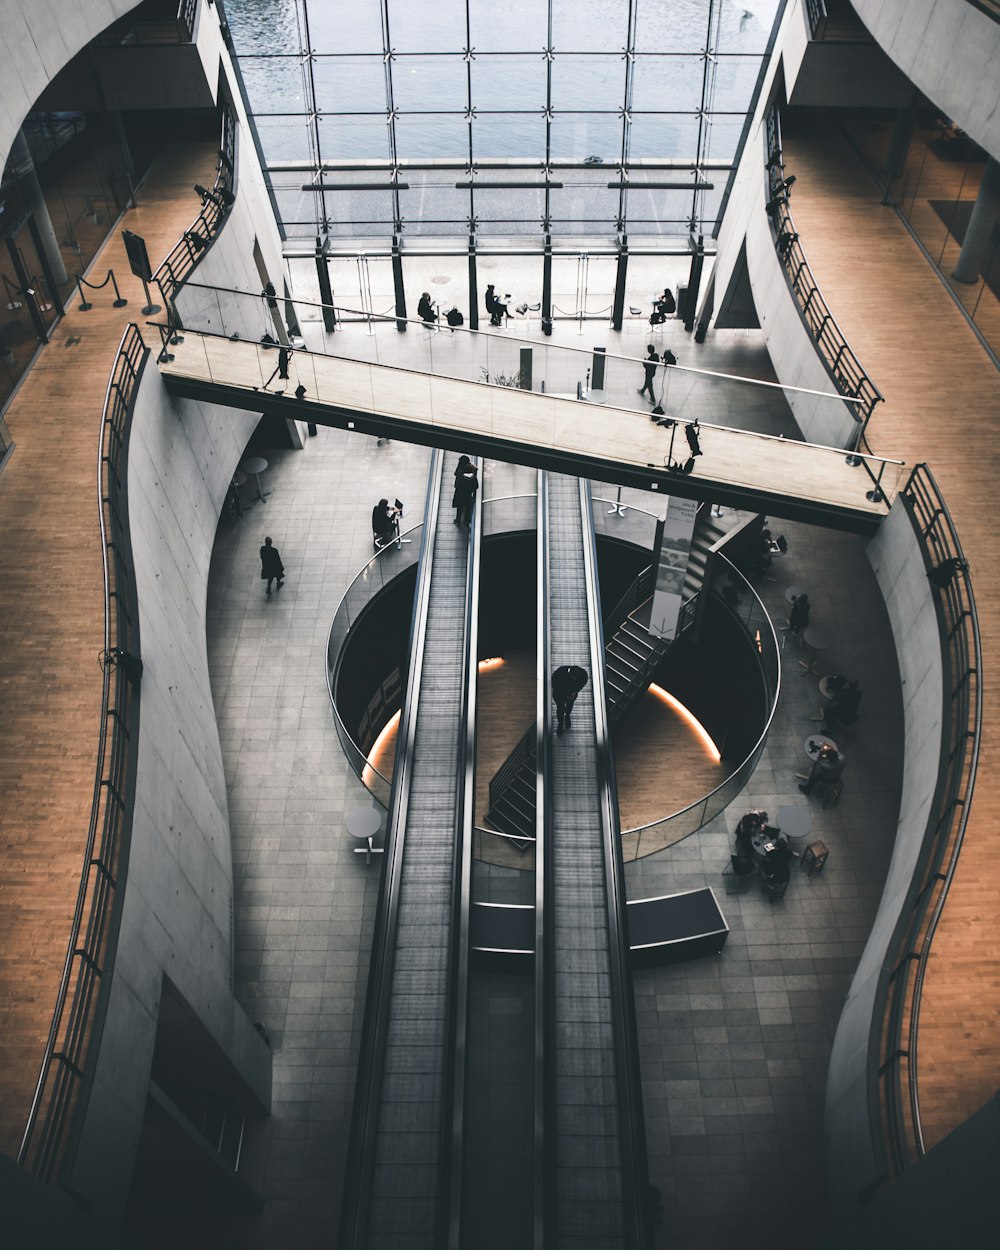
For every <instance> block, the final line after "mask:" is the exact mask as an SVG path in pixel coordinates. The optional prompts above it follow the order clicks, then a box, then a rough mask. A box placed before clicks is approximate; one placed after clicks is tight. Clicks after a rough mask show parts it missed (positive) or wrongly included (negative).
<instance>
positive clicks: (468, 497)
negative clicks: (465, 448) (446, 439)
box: [451, 456, 479, 525]
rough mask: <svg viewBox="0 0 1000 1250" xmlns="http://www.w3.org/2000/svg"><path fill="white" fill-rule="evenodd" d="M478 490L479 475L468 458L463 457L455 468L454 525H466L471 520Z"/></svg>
mask: <svg viewBox="0 0 1000 1250" xmlns="http://www.w3.org/2000/svg"><path fill="white" fill-rule="evenodd" d="M477 490H479V475H478V473H477V472H476V466H475V465H474V464H473V463H472V462H471V461H470V459H469V457H468V456H463V457H462V458H461V459H460V460H459V462H458V464H457V466H456V468H455V493H454V495H453V496H452V500H451V502H452V505H453V507H454V509H455V524H456V525H468V524H469V523H470V521H471V520H472V506H473V504H474V503H475V500H476V491H477Z"/></svg>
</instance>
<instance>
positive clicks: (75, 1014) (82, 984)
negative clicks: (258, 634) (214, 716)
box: [18, 324, 149, 1182]
mask: <svg viewBox="0 0 1000 1250" xmlns="http://www.w3.org/2000/svg"><path fill="white" fill-rule="evenodd" d="M148 356H149V349H148V348H147V347H146V345H145V344H144V342H143V340H142V336H141V334H140V333H139V330H138V327H137V326H135V325H134V324H132V325H129V326H128V327H127V328H126V330H125V332H124V334H123V335H122V339H121V343H120V344H119V347H118V354H117V357H116V359H115V364H114V367H113V369H112V372H111V377H110V379H109V381H108V387H107V392H106V394H105V399H104V410H103V415H102V418H101V431H100V442H99V450H98V465H97V485H98V504H99V511H100V527H101V552H102V558H103V565H104V648H103V650H102V652H101V656H100V660H101V663H102V667H103V669H104V679H103V687H102V694H101V714H100V729H99V733H98V742H97V768H96V773H95V779H94V796H93V801H92V804H91V809H90V821H89V824H88V827H87V838H86V843H85V850H84V857H83V871H82V874H81V877H80V887H79V890H78V892H77V900H76V907H75V909H74V912H73V921H72V924H71V927H70V938H69V944H68V948H67V951H66V959H65V963H64V965H63V972H62V976H61V978H60V981H59V990H58V993H57V995H56V1005H55V1010H54V1012H53V1016H52V1023H51V1025H50V1027H49V1035H48V1039H47V1041H46V1044H45V1051H44V1055H43V1058H42V1064H41V1070H40V1073H39V1076H38V1082H37V1084H36V1087H35V1093H34V1097H33V1098H32V1101H31V1108H30V1110H29V1113H28V1119H27V1124H26V1125H25V1130H24V1135H23V1137H22V1139H21V1146H20V1149H19V1151H18V1163H20V1164H21V1165H22V1166H23V1167H25V1168H27V1170H28V1171H30V1172H32V1173H33V1174H34V1175H36V1176H38V1177H39V1178H40V1179H42V1180H43V1181H46V1182H51V1181H53V1180H58V1179H59V1178H60V1177H61V1176H63V1175H65V1174H66V1172H67V1171H68V1164H69V1156H70V1154H71V1150H72V1147H71V1143H70V1140H69V1133H70V1132H71V1131H72V1132H73V1133H74V1134H76V1135H78V1132H79V1125H80V1120H81V1118H82V1112H83V1109H84V1108H85V1105H86V1096H87V1092H88V1091H89V1086H90V1081H91V1079H92V1076H93V1066H94V1062H95V1059H96V1054H97V1049H98V1042H99V1040H100V1034H101V1028H102V1025H103V1018H104V1011H105V1010H106V1005H107V997H108V993H109V991H110V980H109V978H107V977H106V976H105V973H106V972H108V971H109V969H110V967H111V965H112V964H113V962H114V954H115V949H116V946H117V937H118V921H119V918H120V914H121V897H122V890H121V889H120V888H119V887H120V886H121V884H122V881H123V878H124V873H125V868H126V865H127V861H128V850H129V840H130V837H131V831H132V806H133V802H134V796H135V771H136V755H137V750H136V748H137V734H136V729H137V726H138V711H139V674H140V672H141V664H140V662H139V660H138V655H139V622H138V606H137V600H136V587H135V577H134V568H133V563H132V547H131V542H130V539H129V530H128V497H127V484H126V473H125V463H126V456H127V451H128V438H129V430H130V426H131V418H132V407H133V402H134V398H135V389H136V385H137V383H138V381H139V378H140V377H141V375H142V371H143V368H144V367H145V363H146V360H147V359H148ZM112 606H113V607H114V610H113V611H112ZM81 935H82V938H81ZM74 974H75V981H74ZM67 1006H68V1011H67Z"/></svg>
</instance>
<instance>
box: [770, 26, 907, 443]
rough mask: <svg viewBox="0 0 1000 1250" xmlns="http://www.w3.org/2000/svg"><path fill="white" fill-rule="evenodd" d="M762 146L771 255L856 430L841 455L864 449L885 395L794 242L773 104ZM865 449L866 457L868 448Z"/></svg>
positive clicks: (797, 243) (795, 237)
mask: <svg viewBox="0 0 1000 1250" xmlns="http://www.w3.org/2000/svg"><path fill="white" fill-rule="evenodd" d="M820 7H822V6H820ZM765 143H766V148H767V173H768V195H769V203H771V204H775V202H776V206H775V210H774V212H773V215H772V217H771V222H772V226H771V230H772V234H773V236H774V246H775V250H776V251H777V253H778V258H779V260H780V261H781V264H782V267H783V268H784V270H785V274H786V276H787V278H788V283H789V286H790V287H791V290H792V294H793V295H794V296H795V300H796V302H797V303H798V305H799V309H800V311H801V313H802V317H803V320H804V321H805V323H806V326H807V327H808V329H809V331H810V333H811V335H812V338H813V341H814V343H815V344H816V347H817V349H818V351H819V354H820V357H821V358H822V360H823V363H824V364H825V365H826V367H827V371H828V372H829V374H830V377H831V378H832V380H833V382H834V384H835V385H836V387H837V390H838V391H839V392H840V394H841V396H842V398H844V399H845V400H847V401H849V403H850V405H851V406H850V408H849V411H850V412H851V415H852V416H853V418H854V420H855V421H856V422H857V423H858V428H857V432H856V437H855V438H854V439H853V440H852V443H853V445H852V446H851V447H849V448H846V449H845V450H849V451H851V452H857V451H858V450H859V449H860V447H861V446H862V445H864V446H865V447H866V448H867V447H868V444H867V441H866V439H865V430H866V428H867V425H868V421H869V420H870V419H871V415H872V412H873V411H874V408H875V405H876V404H878V403H882V402H884V399H885V396H884V395H883V394H882V392H881V391H880V390H879V389H878V387H877V386H876V385H875V383H874V382H873V381H872V379H871V377H870V376H869V375H868V373H867V371H866V370H865V368H864V366H863V365H862V364H861V361H860V360H858V358H857V356H856V355H855V354H854V351H853V349H852V348H851V345H850V344H849V343H848V341H847V336H846V335H845V334H844V332H843V331H842V330H841V328H840V326H839V325H838V324H837V321H836V318H835V317H834V315H833V313H832V312H831V311H830V308H829V306H828V305H827V303H826V300H825V299H824V298H823V293H822V291H821V290H820V288H819V284H818V283H817V281H816V279H815V277H814V276H813V272H812V270H811V269H810V267H809V262H808V261H807V260H806V255H805V252H804V251H803V249H802V246H801V244H800V243H799V239H798V233H797V231H796V229H795V222H794V221H793V219H792V213H791V209H790V208H789V205H788V193H787V189H785V188H784V178H783V176H782V174H783V169H784V166H783V165H782V163H781V155H782V153H781V115H780V112H779V110H778V106H777V104H773V105H772V106H771V108H770V109H769V110H768V114H767V120H766V125H765ZM868 450H869V452H870V450H871V449H870V448H868Z"/></svg>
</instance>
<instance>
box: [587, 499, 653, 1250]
mask: <svg viewBox="0 0 1000 1250" xmlns="http://www.w3.org/2000/svg"><path fill="white" fill-rule="evenodd" d="M579 491H580V517H581V522H582V525H583V567H584V583H585V586H586V595H587V603H588V611H587V627H588V634H589V644H590V663H591V672H592V673H593V679H592V680H593V690H594V721H595V729H596V734H597V751H596V766H597V767H596V772H597V784H598V789H599V795H600V814H601V832H602V839H603V844H604V867H605V883H606V893H607V909H608V956H609V968H610V974H611V992H612V1004H613V1012H612V1019H613V1022H614V1038H615V1059H616V1062H615V1067H616V1070H617V1078H618V1082H617V1083H618V1108H619V1112H618V1119H619V1136H620V1141H621V1151H622V1158H621V1167H622V1182H623V1199H624V1214H625V1227H626V1244H627V1245H628V1246H630V1247H633V1248H634V1250H646V1247H647V1246H648V1245H649V1244H650V1241H649V1223H648V1219H647V1217H646V1210H647V1204H646V1187H647V1184H648V1162H647V1158H646V1134H645V1121H644V1117H643V1104H642V1087H641V1081H640V1076H639V1045H638V1038H637V1034H636V1024H635V1004H634V1002H633V998H632V980H631V974H630V971H629V967H628V952H629V942H628V919H627V912H626V900H627V891H626V885H625V864H624V861H623V858H622V847H621V836H620V832H621V826H620V819H619V814H618V790H617V784H616V780H615V758H614V748H613V746H612V742H611V728H610V722H609V719H608V706H607V689H606V683H605V678H604V655H605V649H604V630H603V627H602V624H601V597H600V586H599V583H598V577H597V537H596V533H595V531H594V523H593V508H592V506H591V501H590V482H589V481H588V480H587V479H586V478H581V479H580V480H579Z"/></svg>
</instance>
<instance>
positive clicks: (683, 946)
mask: <svg viewBox="0 0 1000 1250" xmlns="http://www.w3.org/2000/svg"><path fill="white" fill-rule="evenodd" d="M626 915H627V917H628V938H629V943H628V945H629V950H630V952H631V953H632V956H633V959H634V961H635V962H637V963H639V962H642V963H647V962H649V963H651V962H654V961H663V962H667V963H669V962H674V961H676V960H679V959H690V958H691V957H692V956H693V955H718V954H719V952H720V951H721V950H722V948H723V946H725V944H726V938H727V937H728V936H729V925H728V924H726V918H725V916H723V914H722V910H721V908H720V907H719V904H718V902H717V901H716V898H715V893H714V891H713V890H712V889H711V887H710V886H703V887H702V888H701V889H700V890H684V891H683V892H682V893H680V894H663V895H661V896H660V897H659V898H640V899H636V900H635V901H634V902H631V903H628V904H627V905H626Z"/></svg>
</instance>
